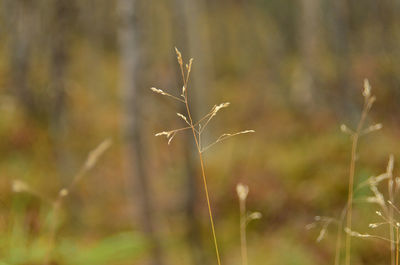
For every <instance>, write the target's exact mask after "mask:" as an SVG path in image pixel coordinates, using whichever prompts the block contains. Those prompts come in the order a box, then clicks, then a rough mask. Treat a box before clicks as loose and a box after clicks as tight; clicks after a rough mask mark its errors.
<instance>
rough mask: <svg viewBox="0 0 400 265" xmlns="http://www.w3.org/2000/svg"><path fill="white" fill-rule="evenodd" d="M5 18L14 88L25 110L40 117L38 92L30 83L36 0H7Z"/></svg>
mask: <svg viewBox="0 0 400 265" xmlns="http://www.w3.org/2000/svg"><path fill="white" fill-rule="evenodd" d="M4 6H5V10H7V11H6V12H4V15H5V21H6V23H7V28H8V32H10V34H9V36H10V40H9V41H10V45H9V47H10V73H11V90H12V92H13V94H14V95H15V97H16V98H17V100H18V101H19V102H20V103H21V106H22V107H23V109H24V110H25V112H26V113H27V114H29V115H31V116H34V117H40V112H41V111H40V110H39V106H38V104H37V102H36V98H35V95H34V93H33V91H32V89H31V88H30V87H29V84H28V75H29V62H30V57H31V50H32V39H33V38H32V35H33V32H34V30H33V28H34V25H35V15H34V12H35V8H34V4H33V2H30V1H24V0H6V1H5V2H4Z"/></svg>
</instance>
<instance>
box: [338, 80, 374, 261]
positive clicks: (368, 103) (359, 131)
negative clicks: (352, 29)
mask: <svg viewBox="0 0 400 265" xmlns="http://www.w3.org/2000/svg"><path fill="white" fill-rule="evenodd" d="M370 90H371V87H370V85H369V82H368V80H364V91H363V95H364V105H363V109H362V113H361V118H360V120H359V122H358V124H357V128H356V130H355V132H351V141H352V144H351V161H350V169H349V186H348V199H347V218H346V228H347V229H350V230H352V214H353V190H354V175H355V168H356V160H357V149H358V142H359V138H360V136H361V135H363V134H365V133H366V132H369V129H367V130H365V131H363V126H364V123H365V119H366V118H367V114H368V112H369V110H370V109H371V107H372V104H373V103H374V101H375V97H371V94H370V93H371V92H370ZM345 253H346V254H345V264H346V265H350V264H351V257H350V255H351V235H350V234H349V233H347V234H346V252H345Z"/></svg>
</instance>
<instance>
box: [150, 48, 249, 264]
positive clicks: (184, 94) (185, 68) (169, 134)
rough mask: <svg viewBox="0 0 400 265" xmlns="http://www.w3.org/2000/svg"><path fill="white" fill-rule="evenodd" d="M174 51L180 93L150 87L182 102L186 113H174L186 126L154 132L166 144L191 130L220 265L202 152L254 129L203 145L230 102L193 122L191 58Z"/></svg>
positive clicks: (214, 108) (227, 135)
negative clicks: (210, 127) (208, 129)
mask: <svg viewBox="0 0 400 265" xmlns="http://www.w3.org/2000/svg"><path fill="white" fill-rule="evenodd" d="M175 52H176V55H177V61H178V64H179V68H180V72H181V75H182V83H183V85H182V90H181V95H180V96H174V95H172V94H170V93H167V92H165V91H164V90H161V89H158V88H155V87H152V88H151V90H152V91H153V92H155V93H157V94H160V95H163V96H167V97H170V98H172V99H174V100H176V101H178V102H180V103H183V104H184V106H185V109H186V113H185V114H182V113H176V115H177V116H178V117H179V118H180V119H182V121H183V122H184V123H185V124H186V126H185V127H182V128H178V129H172V130H168V131H162V132H159V133H157V134H155V136H165V137H166V138H167V140H168V144H170V143H171V141H172V140H173V139H174V137H175V136H176V134H178V133H180V132H183V131H186V130H189V131H191V132H192V134H193V140H194V142H195V145H196V151H197V154H198V157H199V162H200V168H201V177H202V180H203V188H204V192H205V197H206V202H207V208H208V215H209V219H210V225H211V233H212V239H213V244H214V248H215V254H216V259H217V264H218V265H221V255H220V252H219V248H218V240H217V234H216V231H215V224H214V218H213V211H212V206H211V199H210V194H209V190H208V184H207V176H206V173H205V165H204V158H203V154H204V152H205V151H207V150H209V149H210V148H211V147H213V146H214V145H216V144H217V143H220V142H222V141H224V140H227V139H229V138H231V137H233V136H237V135H241V134H247V133H253V132H254V130H244V131H240V132H235V133H224V134H222V135H221V136H219V137H218V138H217V139H216V140H215V141H214V142H212V143H209V144H206V145H204V144H203V142H202V134H203V132H204V131H205V129H206V127H207V125H208V124H209V123H210V121H211V120H212V119H213V118H214V117H215V116H216V115H217V113H218V112H219V111H220V110H221V109H224V108H226V107H228V106H229V105H230V103H229V102H225V103H221V104H219V105H214V106H213V107H212V108H211V110H210V111H209V112H208V113H207V114H205V115H204V116H203V117H202V118H200V119H199V120H198V121H196V122H195V121H194V118H193V117H192V114H191V108H190V104H189V97H188V94H189V91H190V89H189V86H188V85H189V77H190V73H191V69H192V63H193V59H190V60H189V62H188V63H187V64H184V61H183V58H182V54H181V52H180V51H179V50H178V49H177V48H175ZM246 196H247V195H246ZM244 265H245V264H244Z"/></svg>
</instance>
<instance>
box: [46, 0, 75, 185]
mask: <svg viewBox="0 0 400 265" xmlns="http://www.w3.org/2000/svg"><path fill="white" fill-rule="evenodd" d="M72 6H73V1H71V0H55V1H54V2H53V3H52V10H51V12H52V13H51V17H50V19H49V21H50V23H51V25H49V27H50V35H51V37H52V38H51V39H50V43H49V46H50V56H51V58H50V84H51V85H50V87H51V98H50V102H51V104H50V106H51V108H50V109H49V110H48V111H49V115H48V117H49V125H50V136H51V138H52V140H53V146H54V153H55V158H56V163H57V169H58V173H59V175H60V176H61V181H62V182H64V184H66V183H67V182H68V178H70V177H71V175H72V171H71V168H73V167H71V165H70V157H69V155H68V151H67V150H66V148H67V146H66V145H65V137H66V122H67V121H66V111H67V109H66V77H65V75H66V68H67V64H68V52H67V49H68V46H69V43H70V32H69V28H71V27H72V24H73V22H72V19H71V17H72V16H73V13H72Z"/></svg>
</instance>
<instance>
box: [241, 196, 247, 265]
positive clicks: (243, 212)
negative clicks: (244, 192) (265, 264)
mask: <svg viewBox="0 0 400 265" xmlns="http://www.w3.org/2000/svg"><path fill="white" fill-rule="evenodd" d="M239 206H240V249H241V254H242V265H247V236H246V224H247V220H246V200H243V199H240V198H239Z"/></svg>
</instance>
